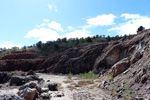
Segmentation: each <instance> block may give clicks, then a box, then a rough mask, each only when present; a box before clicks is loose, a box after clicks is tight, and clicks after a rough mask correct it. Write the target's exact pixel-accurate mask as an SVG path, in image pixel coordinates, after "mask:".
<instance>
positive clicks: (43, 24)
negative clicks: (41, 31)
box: [35, 23, 46, 27]
mask: <svg viewBox="0 0 150 100" xmlns="http://www.w3.org/2000/svg"><path fill="white" fill-rule="evenodd" d="M35 26H36V27H43V26H46V24H45V23H42V24H40V25H35Z"/></svg>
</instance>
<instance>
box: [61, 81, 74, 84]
mask: <svg viewBox="0 0 150 100" xmlns="http://www.w3.org/2000/svg"><path fill="white" fill-rule="evenodd" d="M63 82H64V83H65V84H67V83H72V82H73V81H72V80H66V81H63Z"/></svg>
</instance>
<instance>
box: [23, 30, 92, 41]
mask: <svg viewBox="0 0 150 100" xmlns="http://www.w3.org/2000/svg"><path fill="white" fill-rule="evenodd" d="M89 33H90V32H89V31H85V30H75V31H73V32H70V33H67V34H64V35H59V34H58V33H57V32H56V31H54V30H51V29H46V28H40V29H33V30H31V31H29V32H28V33H27V35H26V36H24V38H32V37H33V38H36V39H38V41H42V42H44V43H45V42H47V41H53V40H57V39H58V38H64V37H66V38H67V39H69V38H81V37H88V36H93V35H90V34H89Z"/></svg>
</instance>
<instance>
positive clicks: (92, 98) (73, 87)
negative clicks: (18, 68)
mask: <svg viewBox="0 0 150 100" xmlns="http://www.w3.org/2000/svg"><path fill="white" fill-rule="evenodd" d="M21 73H22V72H21ZM36 75H37V76H38V77H39V79H43V80H42V81H40V83H38V84H39V85H40V88H45V89H46V88H48V85H49V84H51V83H57V89H58V91H48V94H50V96H51V99H50V100H111V96H110V95H108V93H106V92H104V91H103V90H101V89H100V88H99V87H98V86H99V84H100V83H101V82H102V81H103V79H102V78H96V79H82V78H78V77H76V76H72V78H71V79H68V76H65V75H52V74H44V73H36ZM35 82H37V81H35ZM9 83H10V82H9V81H8V83H5V84H2V87H1V88H0V100H4V98H5V96H6V98H12V97H14V95H16V97H15V98H19V97H18V95H17V93H18V91H19V88H20V86H10V85H9ZM46 93H47V92H46ZM1 98H2V99H1ZM6 100H7V99H6ZM11 100H12V99H11ZM14 100H23V99H14ZM36 100H41V99H36ZM44 100H49V99H44Z"/></svg>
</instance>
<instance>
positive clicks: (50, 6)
mask: <svg viewBox="0 0 150 100" xmlns="http://www.w3.org/2000/svg"><path fill="white" fill-rule="evenodd" d="M48 8H49V9H50V10H52V9H54V10H55V12H58V9H57V6H56V5H51V4H48Z"/></svg>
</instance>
